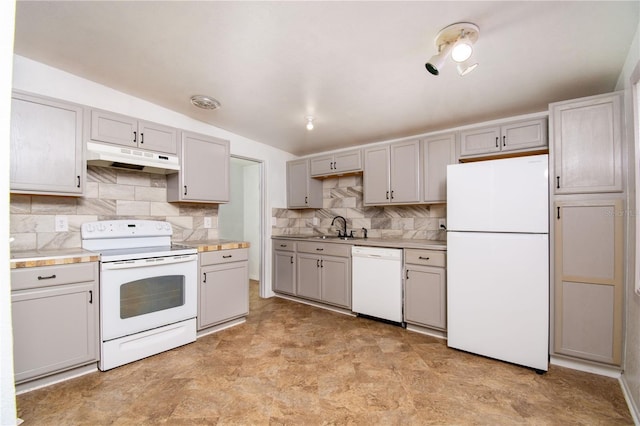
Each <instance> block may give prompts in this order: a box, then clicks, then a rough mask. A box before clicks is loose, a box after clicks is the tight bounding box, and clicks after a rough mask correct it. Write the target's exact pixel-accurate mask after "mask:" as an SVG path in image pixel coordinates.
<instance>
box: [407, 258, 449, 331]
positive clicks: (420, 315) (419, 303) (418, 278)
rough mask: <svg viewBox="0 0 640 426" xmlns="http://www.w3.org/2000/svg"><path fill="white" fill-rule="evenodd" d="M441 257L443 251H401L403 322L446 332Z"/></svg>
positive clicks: (442, 261)
mask: <svg viewBox="0 0 640 426" xmlns="http://www.w3.org/2000/svg"><path fill="white" fill-rule="evenodd" d="M445 257H446V255H445V252H443V251H435V250H413V249H411V250H409V249H405V251H404V258H405V276H404V279H405V281H404V321H405V322H407V323H409V324H416V325H419V326H422V327H427V328H433V329H436V330H440V331H446V329H447V282H446V273H445V265H446V259H445Z"/></svg>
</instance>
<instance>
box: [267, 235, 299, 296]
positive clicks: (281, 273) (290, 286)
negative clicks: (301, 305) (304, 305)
mask: <svg viewBox="0 0 640 426" xmlns="http://www.w3.org/2000/svg"><path fill="white" fill-rule="evenodd" d="M272 289H273V291H274V292H276V293H286V294H291V295H295V294H296V243H295V242H293V241H288V240H273V280H272Z"/></svg>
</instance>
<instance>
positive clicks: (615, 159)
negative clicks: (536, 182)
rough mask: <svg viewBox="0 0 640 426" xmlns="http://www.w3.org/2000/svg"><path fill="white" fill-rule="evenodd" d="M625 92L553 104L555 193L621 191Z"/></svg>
mask: <svg viewBox="0 0 640 426" xmlns="http://www.w3.org/2000/svg"><path fill="white" fill-rule="evenodd" d="M622 101H623V100H622V95H621V94H620V93H613V94H607V95H600V96H592V97H589V98H582V99H578V100H574V101H566V102H558V103H554V104H551V105H550V111H549V113H550V117H551V134H552V138H553V152H554V163H555V164H554V166H555V176H553V178H554V179H555V181H554V188H555V193H556V194H576V193H598V192H619V191H622V148H621V147H622V118H623V117H622V113H621V110H622Z"/></svg>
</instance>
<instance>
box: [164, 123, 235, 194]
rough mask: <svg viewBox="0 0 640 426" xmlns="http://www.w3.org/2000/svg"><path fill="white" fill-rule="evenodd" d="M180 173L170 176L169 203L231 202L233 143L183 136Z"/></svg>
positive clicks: (168, 176)
mask: <svg viewBox="0 0 640 426" xmlns="http://www.w3.org/2000/svg"><path fill="white" fill-rule="evenodd" d="M180 136H181V137H180V172H179V173H173V174H170V175H167V201H169V202H174V201H183V202H199V203H226V202H229V162H230V154H229V141H226V140H223V139H218V138H214V137H212V136H206V135H201V134H197V133H191V132H184V131H183V132H181V134H180Z"/></svg>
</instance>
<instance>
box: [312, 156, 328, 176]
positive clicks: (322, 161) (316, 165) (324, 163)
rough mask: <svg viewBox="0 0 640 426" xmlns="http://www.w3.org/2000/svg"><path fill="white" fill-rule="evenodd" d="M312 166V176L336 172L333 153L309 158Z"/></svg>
mask: <svg viewBox="0 0 640 426" xmlns="http://www.w3.org/2000/svg"><path fill="white" fill-rule="evenodd" d="M309 163H310V166H311V176H326V175H330V174H332V173H334V171H333V155H323V156H321V157H313V158H311V159H310V160H309Z"/></svg>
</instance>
